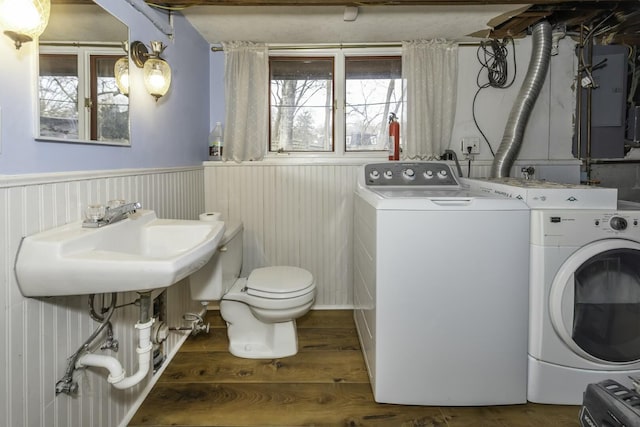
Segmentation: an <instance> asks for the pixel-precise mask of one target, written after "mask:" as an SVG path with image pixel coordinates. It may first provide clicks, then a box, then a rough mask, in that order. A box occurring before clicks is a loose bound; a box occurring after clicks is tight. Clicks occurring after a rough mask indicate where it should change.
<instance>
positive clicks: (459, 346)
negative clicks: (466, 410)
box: [354, 162, 529, 406]
mask: <svg viewBox="0 0 640 427" xmlns="http://www.w3.org/2000/svg"><path fill="white" fill-rule="evenodd" d="M460 181H461V180H460V179H458V178H456V177H455V176H454V174H453V173H452V171H451V170H450V168H449V166H447V165H446V164H444V163H429V162H424V163H422V162H419V163H404V162H388V163H380V164H373V165H366V166H365V167H364V168H363V169H362V171H361V173H360V174H359V177H358V186H357V190H356V197H355V221H354V227H355V230H354V257H355V262H354V301H355V308H356V309H355V311H354V317H355V322H356V326H357V330H358V335H359V338H360V343H361V347H362V351H363V354H364V358H365V361H366V364H367V369H368V372H369V377H370V380H371V385H372V389H373V394H374V397H375V400H376V401H377V402H381V403H396V404H409V405H450V406H454V405H455V406H462V405H500V404H517V403H525V402H526V388H527V386H526V381H527V366H526V365H527V323H528V316H527V307H528V266H529V238H528V236H529V208H528V207H527V206H526V204H525V203H523V202H522V201H520V200H517V199H509V198H506V197H503V196H500V195H494V194H486V193H478V192H473V191H469V190H467V189H464V188H462V186H461V185H460Z"/></svg>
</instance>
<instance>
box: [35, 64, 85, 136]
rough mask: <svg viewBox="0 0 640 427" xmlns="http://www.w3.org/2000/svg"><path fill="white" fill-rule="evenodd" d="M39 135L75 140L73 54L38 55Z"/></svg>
mask: <svg viewBox="0 0 640 427" xmlns="http://www.w3.org/2000/svg"><path fill="white" fill-rule="evenodd" d="M39 96H40V135H41V136H51V137H56V138H69V139H78V137H79V136H78V61H77V57H76V55H52V54H41V55H40V95H39Z"/></svg>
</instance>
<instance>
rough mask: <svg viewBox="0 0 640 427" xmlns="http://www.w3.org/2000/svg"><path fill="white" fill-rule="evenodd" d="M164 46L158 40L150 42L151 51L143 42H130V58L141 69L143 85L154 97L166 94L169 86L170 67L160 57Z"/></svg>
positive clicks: (157, 97)
mask: <svg viewBox="0 0 640 427" xmlns="http://www.w3.org/2000/svg"><path fill="white" fill-rule="evenodd" d="M165 48H166V46H164V45H163V44H162V42H159V41H152V42H151V53H149V50H148V49H147V47H146V46H145V45H144V43H142V42H139V41H135V42H133V43H131V50H130V52H131V60H132V61H133V63H134V64H136V66H137V67H138V68H142V69H143V73H144V85H145V87H146V88H147V92H149V93H150V94H151V95H152V96H153V97H154V98H155V99H156V102H157V101H158V99H159V98H160V97H162V96H164V95H166V93H167V91H168V90H169V86H171V67H170V66H169V64H168V63H167V61H165V60H164V59H162V58H161V57H160V54H162V52H163V51H164V49H165Z"/></svg>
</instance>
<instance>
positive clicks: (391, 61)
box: [345, 57, 402, 151]
mask: <svg viewBox="0 0 640 427" xmlns="http://www.w3.org/2000/svg"><path fill="white" fill-rule="evenodd" d="M401 66H402V62H401V60H400V58H398V57H375V58H372V57H347V58H345V80H346V81H345V86H346V94H345V105H346V108H345V110H346V111H345V126H346V138H345V139H346V141H345V142H346V151H370V150H388V149H389V145H388V144H389V136H388V135H389V133H388V117H389V116H390V114H391V113H393V114H395V115H396V116H398V117H400V116H401V114H402V112H401V109H402V95H401V92H402V91H401V88H402V81H401V77H402V75H401V74H402V72H401Z"/></svg>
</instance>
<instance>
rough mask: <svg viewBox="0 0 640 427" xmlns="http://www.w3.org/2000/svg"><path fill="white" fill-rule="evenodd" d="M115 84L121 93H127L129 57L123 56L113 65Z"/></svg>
mask: <svg viewBox="0 0 640 427" xmlns="http://www.w3.org/2000/svg"><path fill="white" fill-rule="evenodd" d="M113 72H114V75H115V76H116V85H117V86H118V89H119V90H120V93H122V94H123V95H129V57H128V56H123V57H122V58H120V59H118V60H117V61H116V63H115V65H114V66H113Z"/></svg>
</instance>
